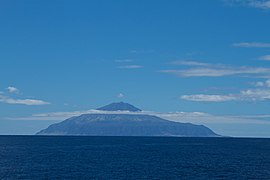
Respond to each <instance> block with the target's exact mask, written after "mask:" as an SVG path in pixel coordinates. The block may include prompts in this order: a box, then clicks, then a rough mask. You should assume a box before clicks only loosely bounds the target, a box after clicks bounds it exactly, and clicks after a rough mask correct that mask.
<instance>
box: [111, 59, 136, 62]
mask: <svg viewBox="0 0 270 180" xmlns="http://www.w3.org/2000/svg"><path fill="white" fill-rule="evenodd" d="M132 61H133V60H132V59H116V60H115V62H117V63H128V62H132Z"/></svg>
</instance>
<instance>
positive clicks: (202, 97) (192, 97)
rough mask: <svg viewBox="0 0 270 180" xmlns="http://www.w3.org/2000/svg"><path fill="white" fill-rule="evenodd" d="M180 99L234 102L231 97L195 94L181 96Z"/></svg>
mask: <svg viewBox="0 0 270 180" xmlns="http://www.w3.org/2000/svg"><path fill="white" fill-rule="evenodd" d="M181 99H183V100H187V101H198V102H224V101H232V100H236V97H234V96H232V95H207V94H195V95H183V96H181Z"/></svg>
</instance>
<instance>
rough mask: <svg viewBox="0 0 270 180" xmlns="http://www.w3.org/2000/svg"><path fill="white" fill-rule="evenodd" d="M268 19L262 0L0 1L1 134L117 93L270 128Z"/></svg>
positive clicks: (245, 132)
mask: <svg viewBox="0 0 270 180" xmlns="http://www.w3.org/2000/svg"><path fill="white" fill-rule="evenodd" d="M269 19H270V1H268V0H209V1H198V0H197V1H195V0H183V1H177V0H171V1H164V0H162V1H161V0H149V1H124V0H116V1H108V0H107V1H105V0H98V1H86V0H85V1H83V0H80V1H68V0H56V1H52V0H48V1H36V0H25V1H20V0H11V1H1V2H0V24H1V28H0V36H1V38H0V39H1V40H0V109H1V113H0V134H31V133H34V132H36V131H38V130H39V129H40V128H43V127H45V126H47V125H48V124H51V123H53V122H56V121H59V120H60V119H61V118H59V117H58V116H53V115H51V114H50V113H57V112H61V113H63V112H65V113H69V112H78V111H79V112H84V111H87V110H89V109H94V108H97V107H99V106H103V105H105V104H108V103H111V102H115V101H125V102H129V103H131V104H134V105H136V106H138V107H139V108H141V109H144V110H147V111H153V112H156V113H157V112H159V113H165V114H166V113H168V112H182V113H186V116H189V115H190V114H194V112H200V113H202V114H203V115H204V117H205V115H207V118H202V117H197V116H195V117H196V118H193V117H194V116H193V115H191V116H192V118H193V119H192V118H190V117H188V118H186V119H189V120H190V121H192V122H194V123H198V124H205V125H208V126H209V127H210V128H212V129H214V130H215V131H217V132H218V133H222V134H225V135H233V136H263V137H270V131H269V130H270V112H269V105H270V103H269V99H270V80H269V79H270V36H269V32H270V23H269ZM37 114H43V115H44V116H45V117H44V118H43V119H42V120H41V119H40V118H36V117H37V116H36V115H37ZM48 114H50V115H51V116H50V117H49V118H46V117H47V116H48ZM54 115H55V114H54ZM64 117H66V116H64ZM62 118H63V117H62ZM197 119H200V120H197ZM202 119H203V120H202ZM181 120H182V119H181V118H180V120H179V121H181ZM236 127H238V128H236Z"/></svg>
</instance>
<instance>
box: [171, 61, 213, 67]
mask: <svg viewBox="0 0 270 180" xmlns="http://www.w3.org/2000/svg"><path fill="white" fill-rule="evenodd" d="M171 64H173V65H186V66H206V67H207V66H211V64H209V63H202V62H198V61H192V60H184V61H173V62H171Z"/></svg>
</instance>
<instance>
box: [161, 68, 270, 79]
mask: <svg viewBox="0 0 270 180" xmlns="http://www.w3.org/2000/svg"><path fill="white" fill-rule="evenodd" d="M160 72H162V73H169V74H174V75H177V76H179V77H222V76H241V77H246V76H250V75H255V76H258V77H265V76H270V68H262V67H246V66H243V67H214V66H213V67H209V68H205V67H193V68H189V69H180V70H175V69H171V70H161V71H160Z"/></svg>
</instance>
